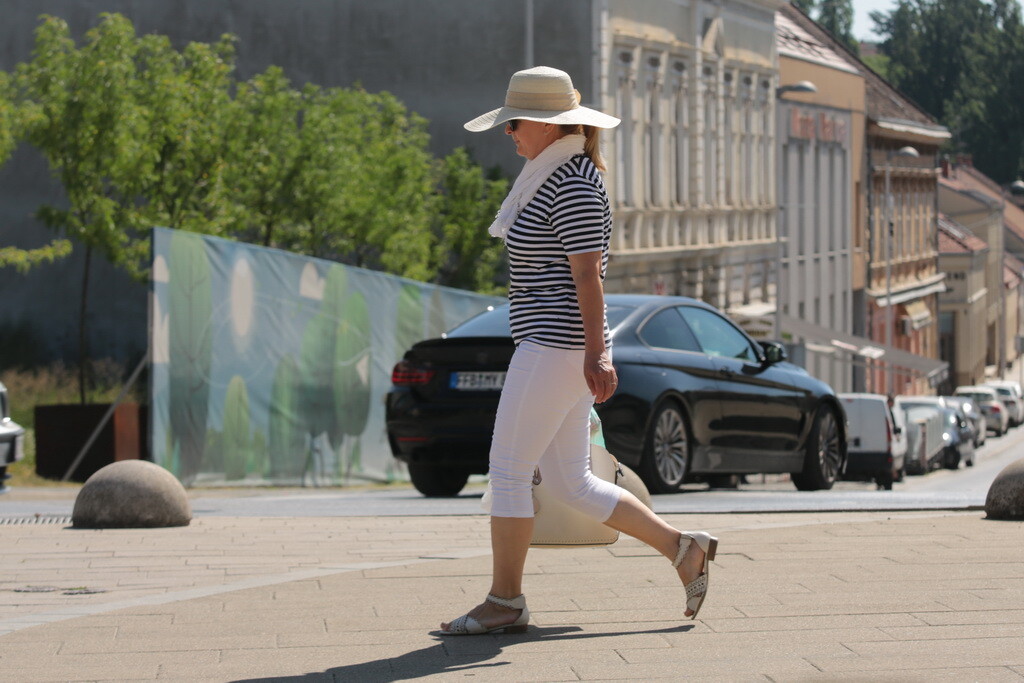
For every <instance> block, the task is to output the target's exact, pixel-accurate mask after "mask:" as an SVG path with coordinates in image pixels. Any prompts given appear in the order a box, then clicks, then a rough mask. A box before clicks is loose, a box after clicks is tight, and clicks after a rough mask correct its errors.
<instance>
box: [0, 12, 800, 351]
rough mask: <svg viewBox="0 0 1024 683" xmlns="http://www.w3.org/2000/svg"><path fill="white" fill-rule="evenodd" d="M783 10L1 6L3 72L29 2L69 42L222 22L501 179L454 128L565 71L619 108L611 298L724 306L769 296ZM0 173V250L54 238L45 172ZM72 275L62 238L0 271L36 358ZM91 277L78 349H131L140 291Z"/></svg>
mask: <svg viewBox="0 0 1024 683" xmlns="http://www.w3.org/2000/svg"><path fill="white" fill-rule="evenodd" d="M781 4H782V1H781V0H645V2H633V1H631V0H577V1H574V2H565V1H563V0H510V1H509V2H503V3H490V2H487V3H482V2H479V0H444V2H438V1H435V2H426V1H424V0H375V1H374V2H360V1H358V0H333V1H332V2H329V3H324V2H297V3H280V2H274V1H272V0H253V1H252V2H246V3H230V4H225V3H209V2H201V1H200V0H176V1H175V2H174V3H157V4H149V3H138V2H136V1H135V0H102V1H101V0H10V2H7V3H5V14H4V22H2V23H0V39H2V40H0V45H2V46H3V47H0V69H4V70H11V69H13V68H14V66H15V65H16V64H17V63H18V62H21V61H26V60H28V59H30V58H31V51H32V33H33V31H34V29H35V27H36V26H37V24H38V16H39V15H40V14H44V13H45V14H53V15H56V16H59V17H62V18H64V19H65V20H67V21H68V22H69V24H70V26H71V28H72V32H73V34H74V35H76V36H78V37H80V36H82V34H83V33H84V32H85V31H86V30H87V29H89V28H91V27H92V26H94V25H95V24H96V22H97V21H98V16H99V13H100V12H101V11H102V12H119V13H121V14H124V15H125V16H127V17H128V18H129V19H130V20H131V21H132V22H133V23H134V25H135V27H136V30H137V32H138V33H140V34H141V33H154V32H155V33H160V34H164V35H167V36H168V37H169V38H170V40H171V42H172V44H174V45H175V46H177V47H179V48H180V47H184V45H186V44H187V43H188V42H190V41H204V42H212V41H215V40H217V39H218V38H219V37H220V36H221V35H222V34H224V33H231V34H234V35H235V36H237V38H238V42H237V45H238V50H237V65H238V68H237V74H238V76H239V77H240V78H242V79H246V78H249V77H251V76H253V75H255V74H257V73H260V72H262V71H264V70H265V69H266V68H267V67H268V66H270V65H277V66H280V67H281V68H282V69H283V70H284V72H285V74H286V75H287V76H288V77H289V78H290V80H291V82H292V83H293V84H295V85H296V86H299V85H301V84H303V83H307V82H312V83H317V84H320V85H322V86H325V87H349V86H353V85H356V84H359V85H361V86H362V87H364V88H366V89H367V90H370V91H379V90H387V91H389V92H391V93H393V94H394V95H396V96H397V97H398V98H399V99H401V100H402V101H403V102H404V103H405V104H406V105H407V106H408V107H409V109H410V110H412V111H415V112H417V113H418V114H420V115H422V116H424V117H425V118H426V119H428V121H429V132H430V135H431V147H432V149H433V151H434V152H435V153H436V154H438V155H443V154H447V153H449V152H450V151H451V150H452V149H454V148H455V147H459V146H465V147H467V148H468V149H469V150H470V152H471V154H472V156H473V158H474V160H475V161H476V162H478V163H479V164H481V165H482V166H484V167H485V168H492V167H495V166H497V167H500V168H501V169H502V170H503V171H504V172H505V174H506V175H508V176H511V177H514V176H515V175H516V174H517V173H518V172H519V170H520V169H521V168H522V163H523V160H522V159H521V158H520V157H518V156H517V155H516V154H515V151H514V148H513V146H512V145H510V144H509V141H508V140H507V139H506V138H505V136H503V135H501V133H500V131H492V132H490V133H488V134H483V135H479V134H478V135H474V134H471V133H468V132H467V131H465V130H464V129H463V128H462V124H463V122H465V121H467V120H469V119H470V118H472V117H474V116H476V115H478V114H480V113H482V112H484V111H486V110H487V109H489V108H493V107H495V106H498V105H499V104H500V103H501V102H502V101H503V100H504V95H505V89H506V87H507V83H508V78H509V76H510V75H511V74H512V73H513V72H514V71H516V70H518V69H523V68H527V67H530V66H534V65H538V64H544V65H549V66H555V67H558V68H561V69H564V70H565V71H567V72H569V73H570V74H571V75H572V77H573V81H574V83H575V85H576V87H577V88H578V89H579V90H580V92H581V93H582V99H583V103H584V104H586V105H589V106H594V107H597V108H600V109H602V110H604V111H608V112H612V113H615V114H616V115H618V116H620V117H621V118H622V120H623V123H622V125H621V126H620V127H619V128H618V129H616V130H614V131H610V133H609V134H608V135H607V136H606V138H605V140H604V143H605V148H606V151H607V154H608V157H609V159H610V161H611V164H612V165H611V168H610V170H609V174H608V186H609V188H610V190H611V194H612V200H613V211H614V215H615V221H616V224H615V230H614V233H613V234H614V242H613V244H612V254H611V260H610V264H609V269H608V279H607V283H606V285H607V289H608V291H618V292H656V293H665V294H686V295H691V296H695V297H697V298H700V299H703V300H706V301H708V302H710V303H713V304H715V305H717V306H720V307H721V308H723V309H726V310H729V311H735V310H736V309H739V308H741V307H743V306H750V305H754V306H757V305H762V306H764V305H766V304H767V302H768V299H769V281H770V278H771V275H772V269H773V267H774V259H775V255H776V249H775V244H776V239H777V236H776V232H775V217H776V210H777V204H776V201H775V191H776V181H775V144H776V141H775V130H776V128H775V98H774V92H775V88H776V86H777V83H778V75H777V66H776V64H777V58H776V53H775V39H774V14H775V10H776V9H777V8H778V7H779V6H780V5H781ZM0 174H2V175H0V225H2V226H3V229H4V231H5V235H4V237H5V238H7V240H6V243H10V244H16V245H17V246H21V247H34V246H38V245H39V244H42V243H45V241H47V239H48V238H49V237H50V235H49V233H48V232H47V230H46V228H45V227H44V226H43V225H42V224H41V223H39V222H38V221H36V220H35V219H34V218H32V214H33V211H34V210H35V208H37V207H38V206H39V205H41V204H43V203H47V202H51V201H53V197H54V196H55V195H56V196H57V197H58V198H59V195H60V188H58V187H55V186H54V184H53V182H52V181H51V180H50V179H49V178H48V173H47V170H46V165H45V164H44V163H43V162H42V160H40V159H38V158H37V157H35V156H33V154H32V153H31V152H27V151H20V152H19V153H18V154H17V155H16V156H15V158H14V159H13V160H12V161H11V162H10V163H9V164H8V165H7V166H6V167H5V168H4V169H2V171H0ZM9 188H14V189H9ZM483 228H484V226H481V229H483ZM82 268H83V258H82V250H81V249H77V248H76V250H75V252H74V253H73V254H72V256H71V257H70V258H69V259H67V260H65V261H63V262H61V263H59V264H53V265H50V266H41V267H40V268H38V269H37V270H36V271H34V272H33V273H30V274H29V275H28V276H20V275H17V274H15V273H13V272H10V271H9V272H2V271H0V288H2V289H3V290H4V291H5V293H6V292H11V291H16V292H17V293H18V294H19V296H18V297H17V298H8V299H6V300H5V301H3V302H0V323H5V322H11V324H22V323H24V324H26V325H28V326H29V327H30V328H31V329H32V331H33V334H34V335H35V336H36V337H37V338H39V339H43V340H46V341H47V344H48V345H49V346H51V347H52V349H51V351H52V355H55V356H58V357H60V356H64V357H68V356H69V355H71V354H72V353H73V351H74V349H75V347H76V345H77V344H76V337H75V334H74V326H73V323H69V321H73V320H74V306H75V297H73V296H70V295H69V293H68V292H69V288H71V287H73V284H71V283H74V282H75V281H77V278H76V277H75V273H79V272H81V270H82ZM95 275H96V276H95V277H94V278H93V280H94V285H95V287H94V292H95V293H96V294H95V295H93V296H92V297H91V302H90V306H91V308H92V310H93V311H94V313H93V319H92V320H91V323H90V329H91V330H93V331H94V334H93V338H92V340H91V342H90V345H91V346H92V347H93V348H101V347H102V348H113V347H112V346H111V343H110V340H111V339H112V338H113V337H115V336H118V335H120V336H124V337H126V338H127V339H126V341H125V342H124V344H121V345H118V348H121V347H123V348H124V349H125V351H124V352H123V353H122V355H131V354H137V353H141V351H142V350H144V345H145V327H146V326H145V322H144V321H145V319H146V292H145V288H144V287H142V286H138V285H133V284H132V283H131V282H130V281H129V280H128V278H127V277H125V276H123V275H122V274H120V273H118V272H116V271H114V269H112V268H109V267H106V266H104V267H101V268H100V269H99V270H98V271H97V272H96V274H95ZM111 291H114V292H117V293H118V294H119V295H118V296H105V294H106V293H107V292H111ZM101 293H102V294H101ZM39 294H44V295H45V298H46V299H47V300H48V301H52V302H53V307H52V308H48V309H47V311H45V312H43V311H41V310H40V307H39V306H37V305H35V304H34V303H33V302H35V301H38V299H39ZM119 301H123V302H126V304H125V305H124V306H121V305H115V302H119ZM22 302H24V303H22ZM140 321H141V322H140Z"/></svg>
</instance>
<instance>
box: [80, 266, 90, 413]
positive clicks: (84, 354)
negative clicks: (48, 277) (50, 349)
mask: <svg viewBox="0 0 1024 683" xmlns="http://www.w3.org/2000/svg"><path fill="white" fill-rule="evenodd" d="M91 262H92V247H89V246H87V247H86V248H85V269H84V271H83V272H82V298H81V305H80V306H79V308H78V399H79V402H80V403H81V404H82V405H85V381H86V372H85V364H86V363H87V362H88V361H87V359H88V357H89V350H88V349H87V348H86V339H85V316H86V306H87V304H88V301H89V299H88V293H89V266H90V263H91Z"/></svg>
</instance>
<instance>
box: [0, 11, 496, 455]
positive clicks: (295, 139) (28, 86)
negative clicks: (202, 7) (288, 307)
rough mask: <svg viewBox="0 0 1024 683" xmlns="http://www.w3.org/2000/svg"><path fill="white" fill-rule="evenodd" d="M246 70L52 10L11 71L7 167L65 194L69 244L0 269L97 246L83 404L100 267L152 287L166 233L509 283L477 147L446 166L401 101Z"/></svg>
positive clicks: (1, 131)
mask: <svg viewBox="0 0 1024 683" xmlns="http://www.w3.org/2000/svg"><path fill="white" fill-rule="evenodd" d="M234 60H235V39H234V38H233V37H231V36H227V35H225V36H223V37H221V39H220V40H218V41H217V42H215V43H209V44H208V43H190V44H188V45H186V46H185V47H184V48H183V49H182V50H180V51H179V50H176V49H175V48H174V47H173V46H172V45H171V43H170V41H169V40H168V39H167V37H165V36H160V35H145V36H138V35H136V33H135V29H134V27H133V25H132V23H131V22H130V21H129V20H128V19H126V18H125V17H123V16H121V15H119V14H103V15H101V18H100V21H99V23H98V25H96V26H95V27H94V28H92V29H91V30H89V31H88V32H87V33H86V35H85V37H84V40H83V41H82V42H81V44H80V45H76V43H75V41H74V40H73V39H72V37H71V33H70V30H69V28H68V25H67V23H66V22H65V21H63V20H62V19H59V18H56V17H51V16H44V17H42V18H41V22H40V24H39V26H38V28H37V30H36V34H35V48H34V51H33V53H32V59H31V60H30V61H28V62H25V63H22V64H19V65H17V67H16V68H15V69H14V72H13V74H7V73H3V72H0V164H3V163H4V162H5V161H6V160H7V158H8V157H9V156H10V154H11V152H12V150H13V149H14V148H15V146H16V145H17V144H18V143H19V142H27V143H28V144H29V145H31V146H32V147H34V148H35V149H36V150H37V151H38V152H39V153H40V154H41V155H42V156H43V157H44V158H45V159H46V161H47V162H48V164H49V168H50V171H51V173H52V174H53V175H54V177H55V178H56V179H57V180H58V181H59V182H60V184H61V186H62V188H63V191H64V197H63V198H62V201H60V202H55V203H53V204H47V205H44V206H41V207H40V208H39V209H38V211H37V216H38V218H39V219H40V220H41V221H42V222H43V223H44V224H46V225H47V226H49V227H50V228H52V229H53V230H54V231H55V233H56V235H55V239H54V241H53V242H52V243H50V244H49V245H46V246H44V247H40V248H38V249H31V250H25V249H19V248H15V247H12V246H4V247H3V248H2V249H0V267H4V266H9V267H16V268H18V269H19V270H21V271H26V270H28V269H30V268H31V267H33V266H35V265H38V264H40V263H45V262H48V261H53V260H56V259H58V258H62V257H64V256H66V255H67V254H68V253H70V251H71V244H72V243H76V244H78V245H80V246H82V247H84V256H85V258H84V264H85V265H84V270H83V273H82V281H81V286H80V288H79V296H80V297H81V303H80V309H79V367H80V371H81V373H82V374H81V381H80V384H81V387H80V393H81V395H82V400H83V401H84V400H85V398H84V397H85V384H86V376H85V375H86V372H87V370H86V364H87V358H88V349H87V348H86V339H87V335H86V331H85V325H86V320H87V318H88V315H87V310H86V307H87V300H88V297H87V293H88V289H89V273H90V264H91V258H92V255H93V253H94V252H95V253H97V254H99V255H101V256H102V257H103V258H105V259H106V260H108V261H109V262H111V263H112V264H114V265H115V266H119V267H121V268H123V269H125V270H126V271H128V272H129V273H130V274H132V275H134V276H135V277H137V278H139V279H143V278H144V277H145V275H146V270H147V266H148V258H147V257H148V248H149V229H150V228H151V227H152V226H154V225H161V226H166V227H170V228H176V229H180V230H184V231H188V232H196V233H206V234H214V235H219V236H223V237H227V238H234V239H240V240H246V241H252V242H257V243H260V244H263V245H265V246H271V247H278V248H283V249H288V250H291V251H294V252H297V253H300V254H305V255H310V256H318V257H323V258H328V259H333V260H336V261H339V262H341V263H346V264H351V265H356V266H361V267H364V268H370V269H375V270H384V271H387V272H390V273H394V274H397V275H401V276H405V277H409V278H414V279H418V280H422V281H427V282H438V283H442V284H446V285H451V286H456V287H469V288H473V289H479V290H482V291H486V292H494V291H496V290H498V289H500V288H501V281H500V280H499V276H498V275H497V272H496V269H497V268H498V267H499V265H500V253H501V249H500V245H499V244H498V243H496V241H494V240H491V238H489V237H487V236H486V227H487V225H488V224H489V223H490V221H491V217H492V216H493V215H494V213H495V212H496V211H497V208H498V206H499V205H500V201H501V196H502V195H503V194H504V191H505V187H506V185H505V183H504V181H497V180H486V179H485V178H484V176H483V173H482V171H481V170H480V169H479V167H477V166H476V165H474V164H473V163H472V162H471V161H470V160H469V157H468V155H466V153H465V152H464V151H457V152H455V153H453V154H452V155H451V156H449V157H448V158H447V159H444V160H438V159H435V158H434V157H433V156H432V154H431V153H430V151H429V141H430V140H429V136H428V134H427V122H426V121H425V120H424V119H423V118H422V117H420V116H418V115H416V114H415V113H413V112H410V111H409V110H408V109H407V108H406V107H405V105H403V104H402V103H401V102H400V101H399V100H398V99H397V98H395V97H394V96H393V95H390V94H388V93H384V92H382V93H370V92H367V91H366V90H364V89H362V88H359V87H356V88H347V89H345V88H329V89H328V88H321V87H319V86H317V85H314V84H308V85H305V86H304V87H302V88H301V89H296V88H294V87H292V85H291V84H290V82H289V81H288V79H287V77H286V76H285V74H284V72H283V71H282V70H281V69H279V68H277V67H270V68H269V69H267V70H266V71H265V72H264V73H262V74H258V75H256V76H254V77H253V78H251V79H250V80H248V81H246V82H239V81H238V79H237V77H236V75H235V62H234ZM185 455H189V454H185ZM183 457H184V456H183ZM189 457H191V455H189Z"/></svg>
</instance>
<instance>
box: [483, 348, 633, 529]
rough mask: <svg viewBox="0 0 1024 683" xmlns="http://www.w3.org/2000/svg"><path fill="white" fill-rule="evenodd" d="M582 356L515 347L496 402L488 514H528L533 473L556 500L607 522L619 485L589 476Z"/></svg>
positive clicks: (588, 397)
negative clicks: (541, 479)
mask: <svg viewBox="0 0 1024 683" xmlns="http://www.w3.org/2000/svg"><path fill="white" fill-rule="evenodd" d="M584 353H585V352H584V351H582V350H579V351H577V350H571V349H557V348H553V347H550V346H542V345H540V344H537V343H534V342H529V341H526V342H523V343H522V344H520V345H519V346H518V348H516V351H515V354H513V356H512V362H511V363H510V364H509V368H508V375H507V376H506V378H505V385H504V386H503V387H502V390H501V399H500V400H499V402H498V414H497V418H496V420H495V423H494V438H493V440H492V442H491V452H490V486H491V495H492V500H491V515H492V516H494V517H533V471H534V468H536V467H538V466H539V467H540V473H541V477H542V478H543V480H544V486H546V487H549V490H550V491H551V492H552V493H554V494H555V495H556V496H557V497H558V498H559V500H562V501H564V502H565V503H566V504H568V505H570V506H572V507H573V508H575V509H577V510H579V511H580V512H582V513H584V514H586V515H589V516H591V517H594V518H595V519H597V520H598V521H601V522H604V521H605V520H607V519H608V518H609V517H610V516H611V514H612V511H613V510H614V509H615V506H616V504H617V503H618V502H619V487H618V486H616V485H615V484H613V483H611V482H607V481H605V480H603V479H600V478H598V477H596V476H594V475H593V474H592V473H591V471H590V409H591V407H592V406H593V405H594V395H593V394H591V393H590V389H588V388H587V381H586V379H585V378H584V376H583V357H584Z"/></svg>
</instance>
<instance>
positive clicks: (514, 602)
mask: <svg viewBox="0 0 1024 683" xmlns="http://www.w3.org/2000/svg"><path fill="white" fill-rule="evenodd" d="M487 602H492V603H494V604H495V605H500V606H502V607H504V608H506V609H526V596H525V595H519V596H518V597H515V598H511V599H507V598H499V597H498V596H497V595H492V594H490V593H488V594H487Z"/></svg>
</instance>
